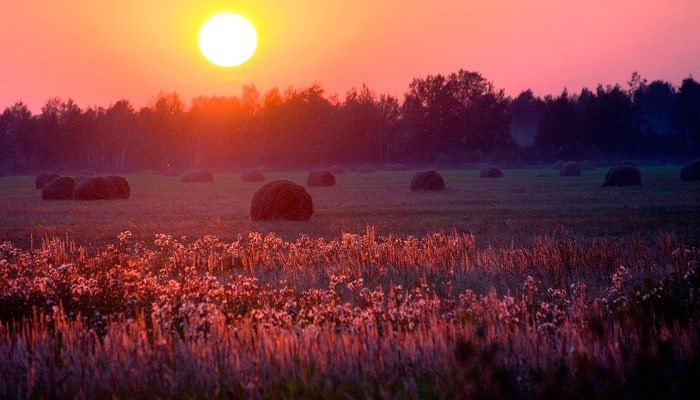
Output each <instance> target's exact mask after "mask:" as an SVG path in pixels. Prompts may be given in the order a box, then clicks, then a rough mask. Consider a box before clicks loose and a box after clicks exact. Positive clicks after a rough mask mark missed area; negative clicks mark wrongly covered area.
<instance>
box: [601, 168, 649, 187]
mask: <svg viewBox="0 0 700 400" xmlns="http://www.w3.org/2000/svg"><path fill="white" fill-rule="evenodd" d="M641 184H642V172H641V171H640V170H639V168H634V167H633V166H630V165H624V164H618V165H616V166H614V167H612V168H610V170H609V171H608V173H607V174H605V181H604V182H603V184H602V185H601V186H639V185H641Z"/></svg>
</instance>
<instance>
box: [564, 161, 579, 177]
mask: <svg viewBox="0 0 700 400" xmlns="http://www.w3.org/2000/svg"><path fill="white" fill-rule="evenodd" d="M559 176H581V167H580V166H579V165H578V164H577V163H567V164H564V166H563V167H561V169H560V170H559Z"/></svg>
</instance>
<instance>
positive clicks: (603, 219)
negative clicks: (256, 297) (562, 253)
mask: <svg viewBox="0 0 700 400" xmlns="http://www.w3.org/2000/svg"><path fill="white" fill-rule="evenodd" d="M679 168H680V167H678V166H669V167H647V168H644V169H643V184H644V185H643V186H641V187H632V188H601V187H599V185H600V183H602V181H603V176H604V175H605V172H606V170H607V169H605V168H599V169H598V170H596V171H584V172H583V175H582V176H581V177H576V178H560V177H559V176H558V174H557V172H558V171H556V170H550V169H524V170H505V171H504V174H505V177H504V178H503V179H493V180H491V179H479V177H478V171H476V170H471V171H445V172H443V174H444V177H445V179H446V182H447V189H446V190H445V191H444V192H441V193H411V192H410V191H409V189H408V185H409V182H410V180H411V177H412V176H413V174H414V172H411V171H403V172H378V173H375V174H370V175H365V174H356V173H349V174H343V175H337V176H336V179H337V181H338V184H337V185H336V187H334V188H330V189H329V188H310V189H309V192H310V193H311V195H312V196H313V199H314V205H315V207H316V213H315V215H314V217H313V218H312V219H311V220H310V221H308V222H303V223H294V222H284V223H254V222H251V221H250V219H249V216H248V210H249V204H250V198H251V197H252V195H253V193H254V192H255V190H256V189H257V188H258V187H260V185H261V184H259V183H242V182H240V175H239V174H238V173H227V174H215V180H214V183H213V184H189V185H186V184H182V183H180V182H179V181H178V179H177V178H176V177H164V176H160V175H147V174H138V175H126V177H127V178H128V179H129V181H130V183H131V188H132V196H131V199H130V200H128V201H109V202H101V201H100V202H79V201H58V202H46V201H43V200H42V199H41V194H40V191H39V190H36V189H34V185H33V178H34V177H33V176H24V177H7V178H3V179H0V193H1V195H0V240H11V241H13V242H14V243H16V244H18V245H21V246H23V247H29V245H30V241H31V238H32V236H33V238H34V244H35V245H38V244H39V243H40V241H41V239H42V237H44V236H45V235H48V236H49V237H53V236H59V237H65V236H66V235H68V236H70V237H71V238H73V239H75V240H76V241H77V242H78V243H80V244H81V245H83V246H86V247H95V246H99V245H101V244H104V243H106V242H108V243H114V241H115V240H116V236H117V235H118V234H119V233H120V232H122V231H126V230H129V231H131V232H132V233H133V234H134V235H135V237H136V238H137V239H140V240H151V239H152V238H153V237H154V235H155V234H157V233H167V234H169V235H172V236H174V237H181V236H183V235H184V236H188V237H190V238H199V237H201V236H203V235H207V234H208V235H216V236H218V237H220V238H221V239H222V240H225V241H231V240H233V239H235V237H236V236H237V235H239V234H242V235H247V233H248V232H250V231H254V232H261V233H267V232H275V233H276V234H277V235H278V236H280V237H282V238H284V239H286V240H292V239H295V238H297V237H298V236H299V235H300V234H302V233H305V234H308V235H311V236H314V237H324V238H326V239H330V238H335V237H338V236H339V235H340V234H341V233H343V232H353V233H362V232H364V230H365V227H366V226H367V225H372V226H374V227H375V229H376V231H377V234H379V235H388V234H411V235H419V236H421V235H424V234H426V233H432V232H438V231H441V230H445V231H448V232H449V231H451V230H453V229H456V230H457V231H458V232H468V233H473V234H474V235H476V237H477V238H478V240H479V241H480V242H481V243H489V244H491V243H493V242H494V240H505V241H510V240H511V239H524V240H530V239H531V238H533V237H535V236H538V235H544V234H548V233H551V232H552V231H553V230H554V229H556V228H565V229H566V230H568V231H569V232H570V233H572V234H574V235H575V236H577V237H582V238H593V237H602V236H614V237H621V236H636V235H641V236H643V237H647V238H651V237H653V236H654V235H655V234H656V233H657V232H658V231H668V232H675V233H677V234H679V235H681V236H683V235H686V234H695V233H696V232H697V230H696V229H695V227H697V226H698V225H700V185H698V184H692V183H691V184H688V183H682V182H680V180H679V178H678V170H679ZM267 178H268V180H269V179H281V178H284V179H291V180H293V181H295V182H297V183H300V184H303V185H305V182H306V174H305V173H295V172H292V173H268V174H267Z"/></svg>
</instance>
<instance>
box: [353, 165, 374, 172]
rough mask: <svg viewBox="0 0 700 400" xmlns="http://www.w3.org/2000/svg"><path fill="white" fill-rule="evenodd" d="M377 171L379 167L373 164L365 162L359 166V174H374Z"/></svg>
mask: <svg viewBox="0 0 700 400" xmlns="http://www.w3.org/2000/svg"><path fill="white" fill-rule="evenodd" d="M376 171H377V168H376V167H375V166H374V165H371V164H364V165H361V166H359V167H358V168H357V173H358V174H373V173H375V172H376Z"/></svg>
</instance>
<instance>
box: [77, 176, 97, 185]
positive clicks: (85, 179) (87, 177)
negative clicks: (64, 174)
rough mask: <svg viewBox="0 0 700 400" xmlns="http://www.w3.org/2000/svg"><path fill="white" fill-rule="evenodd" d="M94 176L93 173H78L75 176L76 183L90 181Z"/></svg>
mask: <svg viewBox="0 0 700 400" xmlns="http://www.w3.org/2000/svg"><path fill="white" fill-rule="evenodd" d="M92 178H94V176H91V175H78V176H74V177H73V179H75V183H76V185H80V184H81V183H83V182H86V181H89V180H90V179H92Z"/></svg>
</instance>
